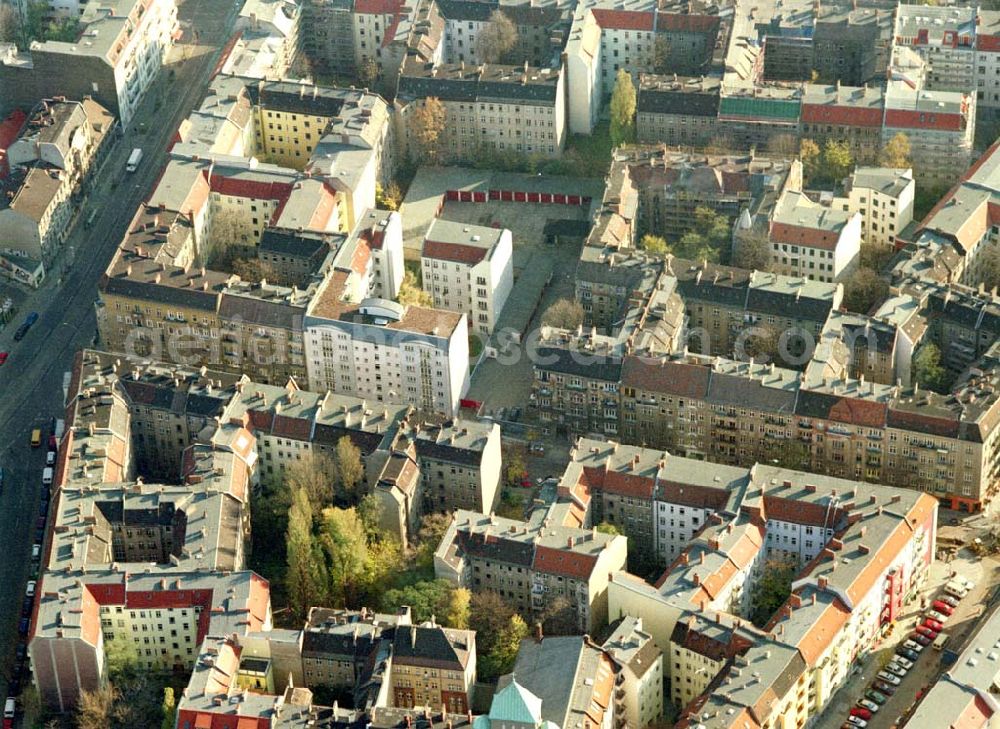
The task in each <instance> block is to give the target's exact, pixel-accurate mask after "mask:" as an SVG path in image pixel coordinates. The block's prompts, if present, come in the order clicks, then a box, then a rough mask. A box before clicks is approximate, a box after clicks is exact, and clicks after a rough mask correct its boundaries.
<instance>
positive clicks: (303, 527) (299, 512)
mask: <svg viewBox="0 0 1000 729" xmlns="http://www.w3.org/2000/svg"><path fill="white" fill-rule="evenodd" d="M312 528H313V510H312V506H311V505H310V503H309V495H308V494H307V493H306V490H305V489H304V488H299V489H297V490H295V491H294V492H293V493H292V505H291V507H290V508H289V510H288V531H287V533H286V536H285V544H286V547H285V551H286V558H287V568H286V570H285V587H286V589H287V590H288V603H289V607H290V608H291V609H292V612H293V613H294V614H295V615H296V616H297V617H299V618H305V616H306V614H307V613H308V612H309V608H310V607H312V606H313V605H316V604H318V603H319V602H320V598H321V597H322V596H323V584H324V579H323V574H322V568H321V565H322V562H320V561H319V560H318V559H317V557H319V556H320V555H319V554H318V553H317V550H316V549H315V548H314V547H315V545H314V543H313V535H312Z"/></svg>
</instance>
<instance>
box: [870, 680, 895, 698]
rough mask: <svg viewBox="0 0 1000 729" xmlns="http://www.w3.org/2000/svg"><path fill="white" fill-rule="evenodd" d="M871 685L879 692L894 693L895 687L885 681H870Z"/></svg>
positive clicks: (889, 694) (888, 694)
mask: <svg viewBox="0 0 1000 729" xmlns="http://www.w3.org/2000/svg"><path fill="white" fill-rule="evenodd" d="M872 686H874V687H875V690H876V691H878V692H879V693H883V694H885V695H886V696H892V695H893V694H894V693H896V687H895V686H893V685H892V684H891V683H888V682H886V681H875V682H874V683H872Z"/></svg>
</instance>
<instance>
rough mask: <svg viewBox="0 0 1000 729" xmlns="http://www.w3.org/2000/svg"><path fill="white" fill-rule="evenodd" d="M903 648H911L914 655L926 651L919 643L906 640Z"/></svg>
mask: <svg viewBox="0 0 1000 729" xmlns="http://www.w3.org/2000/svg"><path fill="white" fill-rule="evenodd" d="M903 647H904V648H909V649H910V650H911V651H913V652H914V653H919V652H920V651H922V650H923V649H924V647H923V646H922V645H920V644H919V643H914V642H913V641H912V640H906V641H904V642H903Z"/></svg>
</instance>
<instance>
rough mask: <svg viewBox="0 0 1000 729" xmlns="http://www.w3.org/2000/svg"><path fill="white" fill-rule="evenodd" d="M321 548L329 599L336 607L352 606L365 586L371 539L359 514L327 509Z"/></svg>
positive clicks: (354, 511) (321, 535) (352, 510)
mask: <svg viewBox="0 0 1000 729" xmlns="http://www.w3.org/2000/svg"><path fill="white" fill-rule="evenodd" d="M319 545H320V548H321V549H322V552H323V556H324V558H325V559H326V573H327V575H328V576H329V580H330V590H329V594H330V598H331V599H332V601H333V603H334V604H335V605H338V606H341V605H349V604H350V603H351V598H352V596H354V595H356V594H357V592H358V588H359V586H361V585H362V584H363V583H364V578H365V570H366V567H367V565H368V535H367V533H366V532H365V527H364V524H362V523H361V518H360V517H359V516H358V512H357V510H356V509H338V508H336V507H331V508H329V509H324V510H323V519H322V522H321V524H320V530H319Z"/></svg>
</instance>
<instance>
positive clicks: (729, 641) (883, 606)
mask: <svg viewBox="0 0 1000 729" xmlns="http://www.w3.org/2000/svg"><path fill="white" fill-rule="evenodd" d="M613 447H614V444H609V443H599V442H594V441H587V440H581V441H580V442H579V443H578V445H577V449H578V450H587V451H593V450H597V451H598V452H599V453H600V452H606V451H608V450H610V449H612V448H613ZM655 455H656V456H662V457H663V458H664V462H663V465H662V466H661V469H660V471H659V473H658V474H657V475H656V476H655V478H656V479H657V480H658V481H660V482H662V483H663V484H664V485H665V494H667V498H668V499H671V498H672V496H671V495H674V496H678V497H680V498H681V499H683V500H685V501H687V500H689V499H690V498H691V496H692V495H693V496H694V497H695V498H697V497H698V495H699V494H700V495H701V500H702V504H701V505H702V507H707V509H708V511H709V516H708V519H707V521H706V526H704V527H701V528H700V533H699V534H698V535H697V536H695V537H694V539H693V540H692V541H691V542H690V544H689V545H687V546H684V547H683V550H682V552H681V553H680V555H679V556H678V557H677V558H676V559H674V561H673V562H672V563H671V565H670V566H669V567H668V568H667V571H666V572H665V573H664V574H663V576H661V577H660V579H659V580H658V581H657V583H656V585H655V586H653V585H648V584H646V583H643V582H642V581H641V580H638V579H637V578H635V577H633V576H632V575H628V574H625V573H620V574H618V575H615V576H614V577H613V579H612V582H611V585H610V587H609V598H610V603H609V605H610V607H609V610H610V617H611V618H612V619H614V618H616V617H619V616H623V615H629V616H633V617H641V618H642V620H643V625H644V627H646V630H647V631H648V632H649V634H650V635H651V636H652V638H653V640H654V641H655V642H656V643H657V645H658V646H660V647H661V649H662V650H663V651H664V654H665V655H667V656H669V657H670V660H669V661H665V665H666V671H667V676H668V678H669V680H670V685H671V698H672V699H673V700H674V701H675V702H677V704H678V706H688V709H687V710H686V711H687V713H686V714H685V715H684V716H685V717H687V719H688V720H691V719H694V717H696V716H697V717H698V720H699V721H700V720H702V719H703V718H704V717H709V718H710V719H712V718H713V717H714V719H713V720H714V721H715V723H714V724H712V725H713V726H733V725H734V724H732V722H734V721H737V719H735V718H734V717H737V716H740V712H741V711H744V710H746V709H747V707H745V706H744V700H745V698H746V693H744V692H745V691H746V689H741V687H742V686H743V682H742V681H740V680H739V678H740V676H741V675H742V674H743V673H746V672H747V671H748V669H744V670H738V669H740V668H741V667H745V666H747V665H751V666H755V667H757V666H758V663H757V662H759V667H760V676H758V677H754V678H758V679H759V681H753V682H749V685H748V686H747V688H753V687H755V686H756V685H757V683H763V684H764V685H765V686H764V688H763V689H760V690H772V691H774V692H775V694H776V695H777V697H778V701H777V702H774V703H772V704H770V705H769V706H768V707H767V708H765V709H763V713H762V714H761V713H759V712H761V711H762V709H761V707H760V706H756V707H752V708H753V710H755V711H757V712H758V714H757V715H756V716H755V717H754V719H755V721H756V722H757V724H758V725H760V726H764V725H765V724H768V723H770V722H772V721H773V720H774V717H775V715H782V714H784V713H785V712H786V711H791V712H792V713H793V714H794V715H795V720H796V721H805V720H806V719H807V718H808V717H809V716H811V715H814V714H816V713H818V712H819V711H820V710H821V708H822V707H823V705H824V704H825V703H826V701H827V699H828V697H829V696H830V695H831V694H832V692H833V691H835V690H836V687H837V686H838V685H839V684H840V683H842V682H843V681H844V680H845V679H846V677H847V675H848V673H849V669H850V666H851V664H852V662H853V661H854V659H855V657H856V656H858V655H864V653H866V652H867V651H870V650H872V649H873V648H874V646H875V645H876V644H877V641H878V640H879V638H880V635H881V633H882V632H883V631H884V630H886V629H887V626H888V625H889V624H890V623H891V622H892V620H893V619H894V616H895V615H897V614H898V613H899V611H900V610H901V609H902V607H903V605H904V604H905V603H908V602H912V601H913V600H915V599H916V596H917V589H918V588H919V586H920V585H921V584H922V582H923V581H924V579H925V578H926V574H927V570H928V567H929V565H930V562H931V560H932V559H933V554H934V541H935V529H936V521H935V519H936V511H937V505H936V502H935V501H934V500H933V499H932V498H930V497H929V496H927V495H926V494H920V493H916V492H913V491H904V490H901V489H893V488H889V487H884V486H880V485H873V484H864V485H862V484H858V483H856V482H852V481H848V480H842V479H835V478H830V477H826V476H818V475H816V474H809V473H802V472H796V471H789V470H785V469H780V468H776V467H771V466H762V465H761V464H757V465H755V466H753V467H752V468H751V469H749V470H747V469H740V470H739V472H738V471H737V469H731V468H729V467H718V466H715V465H711V466H710V467H709V468H706V464H705V463H704V462H700V461H691V460H687V459H682V458H678V457H676V456H669V455H667V454H661V453H658V452H657V453H656V454H655ZM689 492H691V493H689ZM844 556H847V557H848V562H846V563H845V562H843V560H842V557H844ZM774 559H791V560H793V561H794V562H795V564H796V565H797V566H798V569H799V570H801V572H800V575H799V577H798V578H797V579H796V581H795V584H796V587H795V588H794V589H793V593H792V595H791V597H790V598H789V599H788V602H787V603H786V604H785V606H784V607H782V608H781V609H780V610H779V611H778V613H776V615H775V616H774V618H773V619H772V620H771V623H770V624H769V625H768V626H767V628H766V629H765V631H758V630H756V629H755V628H753V627H752V626H750V625H748V624H747V625H744V623H746V622H747V621H746V616H747V614H748V612H747V611H748V609H749V605H750V600H749V597H750V595H751V594H752V592H753V590H754V589H755V588H754V586H755V583H756V581H757V579H758V578H759V576H760V574H761V572H762V571H763V570H764V568H765V567H764V565H765V563H766V562H767V561H768V560H774ZM845 567H846V569H845ZM814 595H815V597H814ZM840 595H844V596H847V601H844V600H843V598H842V597H840ZM716 611H718V612H716ZM820 636H821V637H820ZM772 665H773V666H774V668H773V669H770V670H773V673H772V674H771V675H769V668H768V667H769V666H772ZM712 671H716V672H715V673H712ZM786 672H787V675H789V676H793V679H794V680H791V681H789V682H787V683H784V684H782V680H783V679H781V678H780V677H781V676H782V675H785V674H786ZM702 674H706V675H704V676H702ZM699 676H701V677H700V678H699ZM727 676H728V677H729V678H731V679H733V680H731V681H730V682H728V683H726V682H725V681H723V680H722V679H724V678H725V677H727ZM687 678H691V679H692V680H691V682H690V683H689V682H688V681H687ZM800 678H801V683H800V682H799V679H800ZM720 682H721V685H720ZM729 686H734V688H727V687H729ZM800 688H801V692H800V690H799V689H800ZM696 692H698V693H696ZM789 692H791V693H792V695H793V696H792V698H790V699H789V698H788V696H787V694H788V693H789ZM750 693H751V694H752V695H753V696H756V695H757V694H758V689H756V688H753V690H752V691H750ZM800 695H801V698H802V699H803V701H801V702H800V701H798V699H799V698H800ZM691 699H694V703H693V704H690V705H689V703H690V701H691ZM786 702H787V703H786ZM747 703H749V704H750V705H751V706H752V704H753V701H750V702H747ZM720 704H721V705H722V706H723V707H724V708H723V710H721V711H720V712H719V713H714V711H713V709H714V708H715V707H716V706H717V705H720ZM730 705H733V706H734V711H733V712H728V711H725V707H727V706H730ZM683 721H685V719H684V718H682V722H683ZM684 725H686V724H684ZM739 725H741V724H739V723H737V724H735V726H739Z"/></svg>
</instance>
